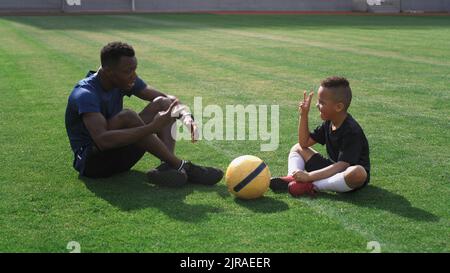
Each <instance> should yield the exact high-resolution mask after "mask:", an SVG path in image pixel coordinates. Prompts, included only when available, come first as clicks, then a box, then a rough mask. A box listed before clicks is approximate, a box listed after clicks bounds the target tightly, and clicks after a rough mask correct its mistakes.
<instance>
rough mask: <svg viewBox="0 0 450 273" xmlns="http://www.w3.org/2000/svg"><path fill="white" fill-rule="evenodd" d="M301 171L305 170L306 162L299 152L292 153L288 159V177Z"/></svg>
mask: <svg viewBox="0 0 450 273" xmlns="http://www.w3.org/2000/svg"><path fill="white" fill-rule="evenodd" d="M299 170H300V171H304V170H305V160H303V157H302V156H301V155H300V154H299V153H298V152H296V151H293V152H290V153H289V157H288V175H292V173H293V172H295V171H299Z"/></svg>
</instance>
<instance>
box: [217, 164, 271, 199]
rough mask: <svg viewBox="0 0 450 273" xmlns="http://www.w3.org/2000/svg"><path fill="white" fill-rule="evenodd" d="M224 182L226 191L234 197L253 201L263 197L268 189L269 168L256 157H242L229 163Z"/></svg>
mask: <svg viewBox="0 0 450 273" xmlns="http://www.w3.org/2000/svg"><path fill="white" fill-rule="evenodd" d="M225 181H226V182H227V186H228V191H229V192H231V193H232V194H234V195H235V196H236V197H238V198H242V199H255V198H258V197H261V196H263V195H264V193H265V192H266V191H267V189H268V188H269V184H270V171H269V167H267V165H266V164H265V163H264V161H262V160H261V159H260V158H258V157H256V156H253V155H243V156H240V157H237V158H235V159H234V160H233V161H231V163H230V165H229V166H228V168H227V172H226V174H225Z"/></svg>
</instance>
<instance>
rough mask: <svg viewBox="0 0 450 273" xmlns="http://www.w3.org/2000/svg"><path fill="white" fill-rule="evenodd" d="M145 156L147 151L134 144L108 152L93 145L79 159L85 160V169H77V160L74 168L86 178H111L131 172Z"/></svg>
mask: <svg viewBox="0 0 450 273" xmlns="http://www.w3.org/2000/svg"><path fill="white" fill-rule="evenodd" d="M144 154H145V150H144V149H141V148H139V147H137V146H136V145H134V144H132V145H128V146H125V147H121V148H117V149H111V150H106V151H100V150H99V149H98V148H96V147H95V146H94V145H91V146H88V147H87V148H86V149H84V151H83V152H82V153H81V155H79V158H82V160H84V162H83V163H84V164H82V166H83V167H81V168H77V166H76V161H77V159H75V162H74V167H75V169H77V170H78V171H80V173H81V175H83V176H86V177H91V178H101V177H109V176H112V175H114V174H117V173H121V172H126V171H128V170H130V169H131V168H132V167H133V166H134V165H135V164H136V163H137V162H138V161H139V160H140V159H141V158H142V156H143V155H144Z"/></svg>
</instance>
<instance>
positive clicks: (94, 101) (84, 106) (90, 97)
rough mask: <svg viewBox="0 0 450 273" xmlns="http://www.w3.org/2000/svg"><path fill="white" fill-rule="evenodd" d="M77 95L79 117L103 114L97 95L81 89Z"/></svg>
mask: <svg viewBox="0 0 450 273" xmlns="http://www.w3.org/2000/svg"><path fill="white" fill-rule="evenodd" d="M77 93H78V94H77V97H76V104H77V107H78V114H79V115H81V114H83V113H98V112H101V109H100V101H99V98H98V97H97V95H96V94H94V93H92V92H90V91H89V90H86V89H79V90H78V92H77Z"/></svg>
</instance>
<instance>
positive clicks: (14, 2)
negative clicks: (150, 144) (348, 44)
mask: <svg viewBox="0 0 450 273" xmlns="http://www.w3.org/2000/svg"><path fill="white" fill-rule="evenodd" d="M368 2H371V3H372V5H368V4H367V3H368ZM374 2H375V3H376V4H375V5H374V4H373V3H374ZM8 11H10V12H67V13H76V12H81V13H83V12H133V11H135V12H194V11H319V12H321V11H323V12H333V11H337V12H339V11H340V12H347V11H359V12H365V11H369V12H400V11H403V12H450V0H335V1H329V0H0V12H2V13H5V12H6V13H7V12H8Z"/></svg>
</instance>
